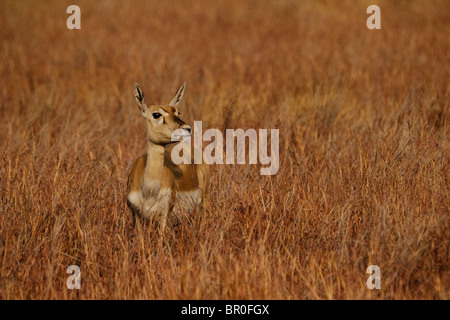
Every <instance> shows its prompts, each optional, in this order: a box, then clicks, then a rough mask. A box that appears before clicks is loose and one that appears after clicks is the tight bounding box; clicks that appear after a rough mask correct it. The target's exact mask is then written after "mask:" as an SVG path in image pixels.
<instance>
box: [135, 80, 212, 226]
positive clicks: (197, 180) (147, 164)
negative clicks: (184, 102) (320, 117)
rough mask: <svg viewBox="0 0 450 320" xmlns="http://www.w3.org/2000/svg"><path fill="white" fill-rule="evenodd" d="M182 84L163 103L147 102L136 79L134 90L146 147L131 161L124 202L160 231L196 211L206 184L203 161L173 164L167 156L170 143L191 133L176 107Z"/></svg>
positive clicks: (201, 200)
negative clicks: (143, 120) (153, 222)
mask: <svg viewBox="0 0 450 320" xmlns="http://www.w3.org/2000/svg"><path fill="white" fill-rule="evenodd" d="M185 87H186V82H185V83H183V85H182V86H181V87H180V89H178V91H177V92H176V93H175V95H174V96H173V98H172V99H171V100H170V101H169V103H168V104H166V105H149V106H148V105H147V104H146V103H145V100H144V92H143V91H142V89H141V88H140V87H139V85H138V84H137V83H136V85H135V90H134V96H135V98H136V103H137V105H138V106H139V109H140V111H141V115H142V116H143V117H144V119H145V123H146V126H147V146H146V148H147V150H146V152H145V153H144V154H143V155H141V156H140V157H139V158H137V159H136V160H135V161H134V164H133V167H132V169H131V172H130V175H129V177H128V196H127V204H128V206H129V207H130V209H131V210H132V212H133V214H134V215H135V216H140V217H142V218H144V219H145V220H154V221H156V222H157V223H158V225H159V227H160V228H161V231H162V230H164V229H165V227H166V226H173V225H174V224H176V223H178V222H179V221H180V219H182V218H183V217H186V216H189V215H191V214H192V213H193V212H194V211H195V212H200V211H201V210H202V207H203V201H204V198H205V194H206V192H207V189H208V185H209V177H210V172H209V167H208V165H207V164H205V163H203V162H202V164H184V163H181V164H174V163H173V161H172V159H171V151H172V149H173V148H174V146H175V145H176V144H178V143H186V142H183V141H186V140H188V139H186V138H189V137H190V135H191V127H190V126H189V125H188V124H186V123H185V122H183V120H181V119H180V118H179V115H180V113H179V112H178V109H177V108H176V106H177V105H178V104H179V103H180V101H181V99H182V98H183V94H184V89H185ZM189 143H190V141H189ZM191 154H193V153H191ZM189 156H191V155H189ZM190 162H191V163H194V161H190Z"/></svg>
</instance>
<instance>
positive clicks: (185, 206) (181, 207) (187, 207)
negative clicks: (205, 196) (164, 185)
mask: <svg viewBox="0 0 450 320" xmlns="http://www.w3.org/2000/svg"><path fill="white" fill-rule="evenodd" d="M199 196H200V189H196V190H192V191H182V192H180V191H178V192H177V193H176V200H175V202H176V203H175V205H174V209H173V210H174V213H175V214H176V215H178V214H180V213H181V214H183V213H184V214H191V213H192V211H193V209H194V208H195V207H196V206H197V205H198V204H199V201H200V198H199Z"/></svg>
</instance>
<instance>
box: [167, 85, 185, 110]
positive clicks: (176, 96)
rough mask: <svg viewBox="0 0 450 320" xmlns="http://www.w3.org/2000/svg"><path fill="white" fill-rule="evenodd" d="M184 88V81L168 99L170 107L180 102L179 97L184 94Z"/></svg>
mask: <svg viewBox="0 0 450 320" xmlns="http://www.w3.org/2000/svg"><path fill="white" fill-rule="evenodd" d="M184 88H186V81H185V82H184V83H183V84H182V85H181V87H180V89H178V91H177V93H175V95H174V96H173V98H172V99H170V101H169V103H168V105H169V106H171V107H175V106H176V105H177V104H178V103H180V101H181V99H182V98H183V95H184Z"/></svg>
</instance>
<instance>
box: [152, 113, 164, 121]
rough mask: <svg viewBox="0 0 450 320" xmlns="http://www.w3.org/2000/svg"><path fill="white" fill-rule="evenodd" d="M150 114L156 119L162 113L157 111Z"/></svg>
mask: <svg viewBox="0 0 450 320" xmlns="http://www.w3.org/2000/svg"><path fill="white" fill-rule="evenodd" d="M152 116H153V118H154V119H158V118H159V117H161V116H162V114H161V113H158V112H155V113H152Z"/></svg>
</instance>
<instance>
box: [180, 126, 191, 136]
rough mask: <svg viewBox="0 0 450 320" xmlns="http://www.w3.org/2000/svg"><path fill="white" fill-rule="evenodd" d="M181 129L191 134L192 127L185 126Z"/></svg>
mask: <svg viewBox="0 0 450 320" xmlns="http://www.w3.org/2000/svg"><path fill="white" fill-rule="evenodd" d="M181 129H183V130H185V131H187V133H188V134H191V126H189V125H186V126H183V127H182V128H181Z"/></svg>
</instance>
